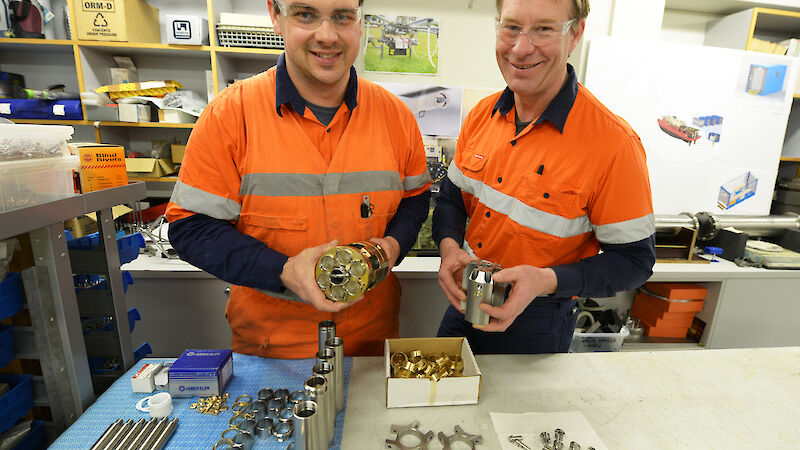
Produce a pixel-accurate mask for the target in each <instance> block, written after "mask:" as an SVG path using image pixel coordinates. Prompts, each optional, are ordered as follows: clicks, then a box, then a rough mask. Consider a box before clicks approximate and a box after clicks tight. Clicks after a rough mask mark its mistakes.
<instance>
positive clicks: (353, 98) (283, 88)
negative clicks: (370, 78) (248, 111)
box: [275, 53, 358, 117]
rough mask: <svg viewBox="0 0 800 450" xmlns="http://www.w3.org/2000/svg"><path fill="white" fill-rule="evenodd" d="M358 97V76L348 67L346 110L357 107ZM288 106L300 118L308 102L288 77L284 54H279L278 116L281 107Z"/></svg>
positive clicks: (345, 94) (277, 77) (277, 82)
mask: <svg viewBox="0 0 800 450" xmlns="http://www.w3.org/2000/svg"><path fill="white" fill-rule="evenodd" d="M357 97H358V75H357V74H356V69H355V67H352V66H351V67H350V80H349V81H348V82H347V90H346V91H345V93H344V104H345V105H347V109H349V110H350V111H352V110H353V109H354V108H355V107H356V106H357V105H358V101H357ZM287 103H288V104H289V106H291V107H292V109H293V110H295V112H296V113H298V114H300V115H301V116H302V115H303V114H305V112H306V106H307V104H308V102H307V101H306V99H304V98H303V97H302V96H301V95H300V93H299V92H297V88H296V87H295V86H294V83H293V82H292V78H291V77H290V76H289V71H288V70H286V54H285V53H281V56H279V57H278V64H277V66H276V67H275V111H277V113H278V115H279V116H281V117H283V114H281V105H285V104H287Z"/></svg>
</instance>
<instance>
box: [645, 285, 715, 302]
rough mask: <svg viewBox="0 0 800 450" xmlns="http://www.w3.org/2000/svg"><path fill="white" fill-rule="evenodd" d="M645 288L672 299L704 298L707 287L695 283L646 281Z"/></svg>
mask: <svg viewBox="0 0 800 450" xmlns="http://www.w3.org/2000/svg"><path fill="white" fill-rule="evenodd" d="M644 287H645V289H647V290H648V291H650V292H654V293H656V294H658V295H660V296H662V297H666V298H668V299H670V300H704V299H705V298H706V292H707V289H706V288H704V287H703V286H700V285H699V284H695V283H652V282H651V283H645V285H644Z"/></svg>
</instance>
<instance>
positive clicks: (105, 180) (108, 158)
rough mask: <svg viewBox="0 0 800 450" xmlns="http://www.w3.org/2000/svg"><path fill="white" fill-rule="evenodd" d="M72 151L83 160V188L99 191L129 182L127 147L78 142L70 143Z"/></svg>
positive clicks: (84, 190)
mask: <svg viewBox="0 0 800 450" xmlns="http://www.w3.org/2000/svg"><path fill="white" fill-rule="evenodd" d="M68 145H69V148H70V152H71V153H73V154H77V155H78V156H79V157H80V161H81V172H80V174H81V190H82V191H83V192H92V191H99V190H101V189H108V188H112V187H117V186H125V185H127V184H128V173H127V171H126V170H125V149H124V148H123V147H121V146H119V145H107V144H96V143H92V142H76V143H70V144H68Z"/></svg>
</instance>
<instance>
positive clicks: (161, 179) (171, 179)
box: [128, 175, 178, 183]
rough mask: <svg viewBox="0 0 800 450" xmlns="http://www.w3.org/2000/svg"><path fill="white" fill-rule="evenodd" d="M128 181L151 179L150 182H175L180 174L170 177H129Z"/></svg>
mask: <svg viewBox="0 0 800 450" xmlns="http://www.w3.org/2000/svg"><path fill="white" fill-rule="evenodd" d="M128 181H150V182H153V181H155V182H159V183H175V182H176V181H178V176H177V175H173V176H169V177H131V176H129V177H128Z"/></svg>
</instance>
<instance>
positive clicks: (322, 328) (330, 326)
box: [317, 320, 336, 351]
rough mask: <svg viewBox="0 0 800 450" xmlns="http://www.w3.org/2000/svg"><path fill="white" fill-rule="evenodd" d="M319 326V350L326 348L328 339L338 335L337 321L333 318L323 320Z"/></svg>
mask: <svg viewBox="0 0 800 450" xmlns="http://www.w3.org/2000/svg"><path fill="white" fill-rule="evenodd" d="M317 326H318V328H319V350H320V351H322V350H325V344H326V343H327V342H328V339H330V338H332V337H336V322H334V321H333V320H323V321H322V322H320V323H319V324H318V325H317Z"/></svg>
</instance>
